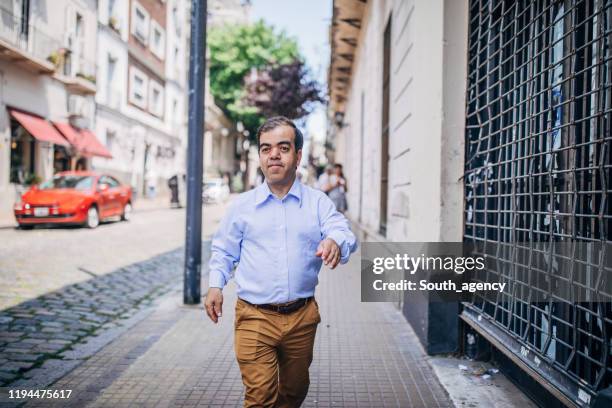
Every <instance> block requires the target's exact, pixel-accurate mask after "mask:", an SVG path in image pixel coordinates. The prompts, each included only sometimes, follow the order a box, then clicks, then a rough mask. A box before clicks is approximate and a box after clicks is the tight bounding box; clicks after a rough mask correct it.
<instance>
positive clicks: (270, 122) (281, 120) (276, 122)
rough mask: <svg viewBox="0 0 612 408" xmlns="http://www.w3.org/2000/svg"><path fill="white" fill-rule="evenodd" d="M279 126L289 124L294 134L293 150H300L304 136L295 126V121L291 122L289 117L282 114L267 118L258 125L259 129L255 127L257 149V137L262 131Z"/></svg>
mask: <svg viewBox="0 0 612 408" xmlns="http://www.w3.org/2000/svg"><path fill="white" fill-rule="evenodd" d="M280 126H289V127H290V128H293V134H294V135H295V141H294V144H295V151H296V152H297V151H298V150H301V149H302V147H303V146H304V136H302V132H300V129H298V128H297V126H295V123H293V121H292V120H291V119H289V118H286V117H284V116H274V117H272V118H269V119H267V120H266V121H265V122H264V123H263V125H261V126H260V127H259V129H257V148H258V149H259V138H260V136H261V134H262V133H265V132H269V131H271V130H273V129H276V128H277V127H280Z"/></svg>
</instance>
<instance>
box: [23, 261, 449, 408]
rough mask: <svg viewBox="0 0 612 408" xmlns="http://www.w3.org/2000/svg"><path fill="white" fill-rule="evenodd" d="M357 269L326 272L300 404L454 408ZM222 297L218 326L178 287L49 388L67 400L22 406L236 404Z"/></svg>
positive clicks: (402, 324) (408, 333) (229, 317)
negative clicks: (364, 287)
mask: <svg viewBox="0 0 612 408" xmlns="http://www.w3.org/2000/svg"><path fill="white" fill-rule="evenodd" d="M356 262H359V257H358V256H354V257H353V258H352V261H351V263H353V265H352V267H348V266H344V267H340V268H338V269H336V270H334V271H332V270H329V269H324V270H322V271H321V275H320V284H319V286H318V291H317V299H318V303H319V305H320V310H321V316H322V322H321V324H320V325H319V329H318V332H317V337H316V345H315V357H314V361H313V363H312V366H311V385H310V390H309V394H308V396H307V399H306V401H305V403H304V406H309V407H310V406H345V407H378V406H380V407H382V406H395V407H397V406H401V407H450V406H453V404H452V403H451V402H450V399H449V397H448V395H447V393H446V392H445V391H444V389H443V388H442V386H441V385H440V383H439V381H438V380H437V378H436V376H435V374H434V372H433V371H432V369H431V367H430V366H429V364H428V362H427V359H428V357H427V356H426V355H425V353H424V351H423V349H422V348H421V347H420V345H419V342H418V340H417V338H416V336H415V334H414V333H413V331H412V330H411V329H410V327H409V326H408V324H407V323H406V321H405V320H404V318H403V317H402V316H401V314H400V313H399V311H397V310H396V309H395V308H394V307H393V306H392V305H390V304H386V303H361V302H360V281H359V275H358V273H357V271H358V270H359V268H356V267H355V266H356V265H355V263H356ZM204 282H205V280H204ZM224 294H225V307H224V315H223V320H222V322H221V323H220V324H219V325H218V326H215V325H213V324H212V323H211V322H210V321H209V320H208V318H207V317H206V315H205V313H204V311H203V310H202V308H201V307H184V306H182V303H181V302H182V298H181V292H180V288H179V285H177V287H176V289H175V290H174V291H173V292H172V293H171V294H170V295H168V296H166V297H165V298H164V299H163V301H162V302H161V303H160V304H159V305H158V306H157V307H156V309H155V310H154V311H153V312H152V313H151V314H150V315H149V316H148V317H146V318H144V319H143V320H142V321H141V322H140V323H138V324H136V325H135V326H134V327H133V328H132V329H131V330H129V331H126V332H125V333H124V334H123V335H121V336H120V337H119V338H117V339H116V340H115V341H114V342H112V343H111V344H110V345H108V346H107V347H105V348H103V349H102V350H101V351H100V352H98V353H96V354H95V355H93V356H92V357H91V358H90V359H88V360H87V361H85V362H84V363H83V364H81V365H80V366H79V367H77V368H76V369H75V370H73V371H72V372H70V373H69V374H68V375H66V376H65V377H63V378H62V379H60V380H59V381H57V382H56V383H55V384H54V385H53V386H51V387H46V388H52V389H57V390H61V389H64V390H66V389H70V390H72V396H71V398H70V399H69V400H68V401H66V400H55V401H54V400H30V401H29V403H28V404H27V405H26V406H74V407H77V406H78V407H81V406H85V405H87V406H93V407H123V406H142V407H152V406H155V407H164V406H165V407H171V406H172V407H174V406H177V407H180V406H184V407H187V406H240V405H241V404H242V392H243V386H242V382H241V379H240V373H239V370H238V366H237V363H236V360H235V357H234V351H233V320H234V313H233V312H234V310H233V308H234V305H235V301H236V296H235V287H234V286H233V284H232V283H230V285H229V286H228V287H227V288H226V289H225V290H224Z"/></svg>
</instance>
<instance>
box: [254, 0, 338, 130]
mask: <svg viewBox="0 0 612 408" xmlns="http://www.w3.org/2000/svg"><path fill="white" fill-rule="evenodd" d="M331 15H332V0H252V7H251V19H252V20H253V21H257V20H260V19H263V20H264V21H266V22H267V23H269V24H271V25H273V26H274V27H276V29H278V30H284V31H285V32H286V33H287V34H288V35H289V36H292V37H294V38H295V39H296V40H297V42H298V45H299V47H300V51H301V53H302V55H303V56H304V58H305V59H306V63H307V64H308V66H309V67H310V69H311V71H312V73H313V74H314V75H315V77H316V78H317V79H318V80H319V82H320V83H321V84H322V85H323V90H326V89H327V67H328V64H329V53H330V51H329V24H330V22H331ZM306 128H307V130H308V133H309V134H310V135H311V136H317V138H323V137H324V136H325V110H324V108H323V107H321V108H319V109H318V110H317V111H315V112H313V113H312V114H311V115H310V116H309V117H308V119H307V122H306Z"/></svg>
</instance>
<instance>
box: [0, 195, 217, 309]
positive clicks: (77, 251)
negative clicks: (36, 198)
mask: <svg viewBox="0 0 612 408" xmlns="http://www.w3.org/2000/svg"><path fill="white" fill-rule="evenodd" d="M136 208H138V206H137V205H136ZM223 208H224V206H223V205H212V206H206V207H205V208H204V230H203V239H204V240H206V239H207V238H206V237H207V236H210V234H212V233H213V232H214V228H215V226H216V225H217V223H218V221H219V219H220V217H221V216H222V214H223ZM184 241H185V211H184V209H183V210H171V209H159V208H158V209H143V210H141V211H135V212H134V214H133V218H132V220H131V221H130V222H108V223H104V224H102V225H100V226H99V227H98V228H96V229H95V230H89V229H87V228H78V227H61V228H58V227H51V228H44V227H42V228H41V227H37V228H36V229H34V230H30V231H24V230H18V229H15V228H2V229H0V242H1V243H2V245H0V310H2V309H6V308H8V307H10V306H14V305H17V304H19V303H21V302H23V301H26V300H29V299H33V298H35V297H37V296H40V295H42V294H45V293H49V292H51V291H54V290H57V289H60V288H62V287H64V286H66V285H71V284H74V283H77V282H85V281H87V280H89V279H91V278H94V277H97V276H102V275H105V274H107V273H110V272H112V271H116V270H118V269H120V268H122V267H125V266H127V265H130V264H133V263H136V262H141V261H145V260H147V259H150V258H152V257H154V256H156V255H159V254H162V253H165V252H168V251H171V250H173V249H176V248H178V247H180V246H182V245H183V244H184Z"/></svg>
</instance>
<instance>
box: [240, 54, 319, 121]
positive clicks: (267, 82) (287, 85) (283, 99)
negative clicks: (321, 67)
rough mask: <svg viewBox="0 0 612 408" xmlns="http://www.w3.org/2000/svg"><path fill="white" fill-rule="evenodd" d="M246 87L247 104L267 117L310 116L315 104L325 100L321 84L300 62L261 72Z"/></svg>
mask: <svg viewBox="0 0 612 408" xmlns="http://www.w3.org/2000/svg"><path fill="white" fill-rule="evenodd" d="M245 88H246V95H245V102H246V105H247V106H254V107H256V108H257V110H258V112H259V113H260V114H261V115H262V116H264V117H270V116H277V115H283V116H286V117H288V118H290V119H299V118H301V117H303V116H305V115H307V114H308V113H310V111H311V110H312V107H313V104H314V103H316V102H323V101H324V99H323V97H322V96H321V91H320V87H319V84H318V83H317V81H315V80H313V79H312V78H311V77H310V73H309V72H308V69H307V68H306V65H305V64H304V62H303V61H301V60H299V59H296V60H294V61H292V62H290V63H288V64H276V65H271V66H267V67H264V68H262V69H260V70H259V71H258V72H257V74H256V75H249V76H248V77H247V78H246V81H245Z"/></svg>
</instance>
